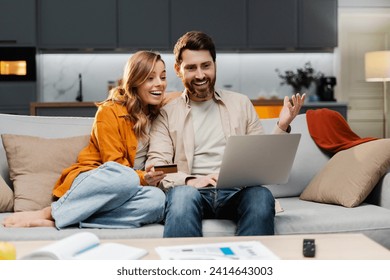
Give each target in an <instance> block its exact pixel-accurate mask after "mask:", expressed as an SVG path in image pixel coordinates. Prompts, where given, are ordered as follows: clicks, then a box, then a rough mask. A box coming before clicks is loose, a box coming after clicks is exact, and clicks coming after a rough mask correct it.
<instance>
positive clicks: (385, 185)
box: [366, 170, 390, 209]
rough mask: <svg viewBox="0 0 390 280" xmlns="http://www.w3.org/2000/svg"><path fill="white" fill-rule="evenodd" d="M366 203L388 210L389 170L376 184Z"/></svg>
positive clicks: (389, 195) (389, 204) (389, 206)
mask: <svg viewBox="0 0 390 280" xmlns="http://www.w3.org/2000/svg"><path fill="white" fill-rule="evenodd" d="M366 201H367V202H368V203H372V204H375V205H378V206H381V207H385V208H387V209H390V170H388V171H387V173H386V174H385V175H384V176H383V177H382V179H381V180H380V181H379V182H378V184H377V185H376V186H375V188H374V189H373V190H372V192H371V193H370V195H369V196H368V197H367V199H366Z"/></svg>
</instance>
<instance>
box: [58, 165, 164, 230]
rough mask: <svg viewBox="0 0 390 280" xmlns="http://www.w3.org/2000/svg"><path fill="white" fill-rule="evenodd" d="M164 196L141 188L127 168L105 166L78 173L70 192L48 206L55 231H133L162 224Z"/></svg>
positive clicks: (155, 190)
mask: <svg viewBox="0 0 390 280" xmlns="http://www.w3.org/2000/svg"><path fill="white" fill-rule="evenodd" d="M164 206H165V194H164V192H163V191H162V190H160V189H159V188H156V187H152V186H150V187H149V186H146V187H145V186H144V187H143V186H140V180H139V176H138V174H137V173H136V172H135V171H134V170H133V169H132V168H130V167H127V166H124V165H121V164H119V163H116V162H106V163H104V164H103V165H101V166H99V167H98V168H96V169H94V170H91V171H87V172H84V173H80V174H79V175H78V176H77V177H76V179H75V180H74V181H73V184H72V186H71V188H70V189H69V190H68V191H67V192H66V193H65V194H64V195H63V196H62V197H61V198H60V199H58V200H57V201H56V202H53V203H52V204H51V208H52V216H53V218H54V221H55V224H56V227H57V228H58V229H61V228H64V227H67V226H70V225H76V224H78V225H79V226H80V227H89V228H91V227H93V228H135V227H140V226H142V225H145V224H151V223H157V222H161V221H162V219H163V217H164Z"/></svg>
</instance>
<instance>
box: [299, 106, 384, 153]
mask: <svg viewBox="0 0 390 280" xmlns="http://www.w3.org/2000/svg"><path fill="white" fill-rule="evenodd" d="M306 120H307V126H308V129H309V133H310V135H311V137H312V138H313V140H314V142H315V143H316V144H317V145H318V147H320V148H321V149H323V150H324V151H326V152H328V153H331V154H335V153H337V152H339V151H342V150H346V149H349V148H351V147H353V146H356V145H359V144H362V143H365V142H368V141H372V140H377V139H378V138H374V137H365V138H361V137H359V136H358V135H357V134H355V132H353V131H352V129H351V128H350V127H349V125H348V123H347V121H346V120H345V119H344V117H343V116H342V115H341V114H340V113H339V112H337V111H334V110H330V109H327V108H323V109H316V110H307V112H306Z"/></svg>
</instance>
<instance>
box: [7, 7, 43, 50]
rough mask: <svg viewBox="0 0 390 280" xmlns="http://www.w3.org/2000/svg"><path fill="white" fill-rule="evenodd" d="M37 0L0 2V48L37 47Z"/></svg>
mask: <svg viewBox="0 0 390 280" xmlns="http://www.w3.org/2000/svg"><path fill="white" fill-rule="evenodd" d="M35 7H36V6H35V0H2V1H0V46H35V44H36V24H35V19H36V16H35V14H36V8H35Z"/></svg>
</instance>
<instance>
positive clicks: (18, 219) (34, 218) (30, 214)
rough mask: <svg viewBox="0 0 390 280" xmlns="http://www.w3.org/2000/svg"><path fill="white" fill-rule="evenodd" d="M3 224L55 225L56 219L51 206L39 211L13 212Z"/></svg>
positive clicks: (12, 225)
mask: <svg viewBox="0 0 390 280" xmlns="http://www.w3.org/2000/svg"><path fill="white" fill-rule="evenodd" d="M2 224H3V226H4V227H54V220H53V217H52V216H51V207H50V206H49V207H46V208H43V209H42V210H37V211H26V212H17V213H13V214H12V215H11V216H8V217H6V218H5V219H4V220H3V221H2Z"/></svg>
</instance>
